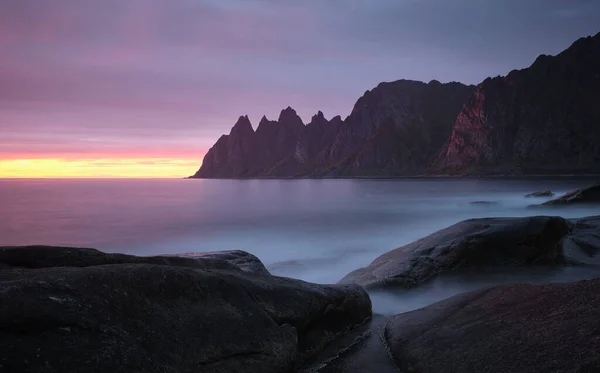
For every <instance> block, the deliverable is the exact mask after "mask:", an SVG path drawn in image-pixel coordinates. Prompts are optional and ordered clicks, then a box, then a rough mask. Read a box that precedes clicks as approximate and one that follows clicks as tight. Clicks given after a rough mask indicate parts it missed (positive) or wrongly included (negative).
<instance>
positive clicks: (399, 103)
mask: <svg viewBox="0 0 600 373" xmlns="http://www.w3.org/2000/svg"><path fill="white" fill-rule="evenodd" d="M473 90H474V87H472V86H465V85H463V84H460V83H454V82H453V83H447V84H441V83H440V82H437V81H431V82H430V83H428V84H426V83H423V82H416V81H409V80H399V81H396V82H391V83H381V84H379V85H378V86H377V87H376V88H374V89H373V90H370V91H367V92H365V94H364V95H363V96H362V97H361V98H360V99H359V100H358V101H357V102H356V104H355V105H354V108H353V110H352V113H351V114H350V115H349V116H348V117H347V118H346V119H345V120H342V119H341V117H339V116H336V117H333V118H332V119H331V120H327V119H326V118H325V116H324V115H323V113H322V112H318V113H317V114H316V115H314V116H313V117H312V119H311V121H310V122H309V123H308V124H307V125H304V124H303V123H302V120H301V119H300V117H299V116H298V115H297V113H296V112H295V111H294V110H293V109H292V108H290V107H288V108H286V109H284V110H283V111H282V112H281V114H280V116H279V119H278V120H277V121H271V120H268V119H267V118H266V117H263V118H262V119H261V121H260V123H259V125H258V127H257V128H256V131H254V130H253V129H252V125H251V124H250V121H249V119H248V117H247V116H242V117H240V118H239V119H238V121H237V123H236V124H235V125H234V127H233V128H232V130H231V132H230V133H229V135H224V136H221V138H219V140H218V141H217V142H216V143H215V145H213V147H212V148H211V149H210V150H209V151H208V152H207V154H206V156H205V157H204V161H203V163H202V166H201V167H200V169H199V170H198V172H197V173H196V174H195V175H194V176H193V177H196V178H251V177H332V176H399V175H405V174H412V175H416V174H419V173H422V172H423V171H424V170H425V169H426V167H427V165H429V164H430V163H431V161H432V160H433V159H434V158H435V156H436V155H437V154H438V152H439V151H440V149H441V148H442V146H443V145H444V143H445V142H446V140H447V139H448V137H449V135H450V132H451V130H452V124H453V123H454V120H455V118H456V116H457V115H458V113H459V112H460V110H461V108H462V106H463V104H464V103H465V102H466V101H467V99H468V97H469V96H470V95H471V94H472V92H473Z"/></svg>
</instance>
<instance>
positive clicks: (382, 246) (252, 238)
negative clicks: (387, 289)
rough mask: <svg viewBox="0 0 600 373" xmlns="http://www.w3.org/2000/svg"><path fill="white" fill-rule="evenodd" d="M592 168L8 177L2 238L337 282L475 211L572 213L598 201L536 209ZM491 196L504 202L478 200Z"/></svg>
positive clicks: (387, 302)
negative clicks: (224, 260)
mask: <svg viewBox="0 0 600 373" xmlns="http://www.w3.org/2000/svg"><path fill="white" fill-rule="evenodd" d="M593 183H594V180H590V179H587V180H586V179H574V178H560V179H544V178H536V179H508V180H507V179H428V180H423V179H411V180H162V179H155V180H149V179H145V180H139V179H86V180H83V179H68V180H66V179H63V180H52V179H12V180H11V179H4V180H0V212H1V214H0V245H30V244H44V245H66V246H77V247H93V248H97V249H99V250H102V251H107V252H123V253H129V254H135V255H155V254H173V253H187V252H200V251H217V250H230V249H241V250H246V251H249V252H251V253H253V254H255V255H257V256H258V257H259V258H260V259H261V260H262V261H263V262H264V263H265V265H266V266H267V267H268V268H269V270H270V271H271V272H272V273H273V274H277V275H283V276H289V277H295V278H299V279H303V280H307V281H312V282H317V283H335V282H337V281H338V280H340V279H341V278H342V277H343V276H344V275H345V274H346V273H348V272H350V271H352V270H354V269H357V268H359V267H364V266H366V265H368V264H369V263H370V262H371V261H372V260H373V259H375V258H376V257H377V256H378V255H380V254H382V253H384V252H386V251H389V250H391V249H394V248H397V247H399V246H402V245H405V244H408V243H410V242H412V241H414V240H416V239H418V238H420V237H423V236H425V235H428V234H430V233H433V232H434V231H436V230H439V229H441V228H444V227H446V226H448V225H451V224H454V223H456V222H458V221H460V220H464V219H468V218H475V217H503V216H529V215H533V214H537V213H540V214H541V213H543V214H546V215H559V216H563V217H567V218H575V217H583V216H590V215H598V214H600V211H599V209H598V208H597V207H568V208H562V209H552V210H543V211H539V210H532V209H528V208H527V206H528V205H530V204H534V203H541V202H543V201H544V200H545V199H543V198H542V199H540V198H536V199H529V198H524V197H523V196H524V195H525V194H527V193H530V192H534V191H538V190H545V189H551V190H553V191H554V192H555V193H557V194H561V193H564V192H567V191H570V190H572V189H576V188H580V187H585V186H588V185H590V184H593ZM473 201H487V202H493V204H471V203H470V202H473ZM595 276H600V273H598V272H597V271H596V270H595V269H590V268H587V269H583V268H565V269H561V270H556V271H545V270H533V269H527V270H523V271H521V272H519V273H516V272H511V273H489V272H486V273H474V274H472V275H468V276H461V277H445V278H442V279H440V280H437V281H434V282H432V283H430V284H428V285H425V286H423V287H421V288H418V289H416V290H413V291H409V292H399V293H397V294H390V293H373V294H371V296H372V299H373V302H374V308H375V311H376V312H381V313H397V312H402V311H408V310H411V309H415V308H418V307H421V306H424V305H427V304H430V303H433V302H435V301H437V300H441V299H444V298H446V297H448V296H451V295H454V294H457V293H459V292H462V291H465V290H471V289H476V288H480V287H483V286H489V285H493V284H497V283H503V282H550V281H571V280H576V279H583V278H591V277H595Z"/></svg>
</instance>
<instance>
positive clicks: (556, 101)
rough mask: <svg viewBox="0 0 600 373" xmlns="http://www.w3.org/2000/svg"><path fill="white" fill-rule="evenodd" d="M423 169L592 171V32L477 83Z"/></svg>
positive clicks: (598, 52) (598, 124) (595, 135)
mask: <svg viewBox="0 0 600 373" xmlns="http://www.w3.org/2000/svg"><path fill="white" fill-rule="evenodd" d="M431 173H434V174H551V173H556V174H559V173H600V34H597V35H596V36H594V37H587V38H582V39H579V40H578V41H576V42H575V43H574V44H573V45H572V46H571V47H570V48H568V49H567V50H565V51H564V52H562V53H560V54H559V55H557V56H554V57H552V56H545V55H542V56H540V57H538V58H537V60H536V61H535V62H534V63H533V64H532V65H531V66H530V67H529V68H527V69H524V70H518V71H512V72H511V73H510V74H508V76H506V77H497V78H488V79H486V80H485V81H484V82H483V83H481V84H480V85H479V86H478V87H477V90H476V91H475V93H474V94H473V96H471V98H470V99H469V100H468V102H467V104H466V105H465V107H464V108H463V110H462V111H461V112H460V114H459V115H458V117H457V119H456V123H455V125H454V128H453V130H452V134H451V136H450V138H449V140H448V142H447V143H446V145H445V146H444V149H443V150H442V151H441V152H440V154H439V156H438V159H437V161H436V162H435V164H434V166H433V167H432V169H431Z"/></svg>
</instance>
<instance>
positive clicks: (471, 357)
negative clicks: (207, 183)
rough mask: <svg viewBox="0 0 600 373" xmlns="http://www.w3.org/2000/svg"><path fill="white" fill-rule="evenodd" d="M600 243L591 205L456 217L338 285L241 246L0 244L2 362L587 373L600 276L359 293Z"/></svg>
mask: <svg viewBox="0 0 600 373" xmlns="http://www.w3.org/2000/svg"><path fill="white" fill-rule="evenodd" d="M593 188H595V187H593ZM570 195H572V194H570ZM575 195H579V196H582V195H583V196H590V195H591V194H590V193H589V192H584V193H579V194H577V193H576V194H575ZM560 198H563V197H559V199H560ZM563 199H564V198H563ZM546 207H548V205H546ZM550 207H551V206H550ZM544 211H551V210H544ZM599 253H600V216H591V217H587V218H580V219H564V218H562V217H558V216H532V217H527V218H484V219H470V220H466V221H462V222H459V223H457V224H455V225H453V226H450V227H448V228H445V229H443V230H441V231H438V232H435V233H433V234H431V235H429V236H427V237H424V238H422V239H420V240H417V241H415V242H413V243H410V244H408V245H406V246H403V247H400V248H398V249H395V250H392V251H390V252H388V253H386V254H383V255H382V256H380V257H379V258H377V259H375V260H374V261H373V262H372V263H371V264H369V265H367V266H366V267H364V268H361V269H357V270H355V271H353V272H351V273H349V274H348V275H347V276H345V277H344V278H343V279H342V280H341V281H340V283H339V284H335V285H317V284H311V283H307V282H304V281H300V280H295V279H290V278H284V277H278V276H274V275H271V274H270V273H269V271H268V270H267V269H266V268H265V266H264V265H263V263H262V262H261V261H260V260H259V259H258V258H257V257H255V256H254V255H252V254H249V253H247V252H244V251H239V250H237V251H225V252H214V253H192V254H181V255H169V256H152V257H139V256H132V255H125V254H108V253H103V252H100V251H98V250H94V249H88V248H69V247H49V246H24V247H0V351H1V352H0V372H111V373H114V372H157V373H158V372H160V373H165V372H224V373H225V372H227V373H229V372H266V373H269V372H273V373H276V372H277V373H279V372H282V373H287V372H303V373H309V372H312V373H317V372H319V373H333V372H350V373H359V372H380V373H386V372H390V373H391V372H396V373H397V372H419V373H429V372H431V373H439V372H465V373H466V372H490V373H492V372H493V373H504V372H573V373H575V372H577V373H584V372H597V371H600V292H598V288H599V287H600V278H597V279H591V280H584V281H577V282H570V283H560V284H558V283H556V284H549V283H546V284H537V285H533V284H504V285H497V286H493V287H486V288H482V289H480V290H475V291H471V292H467V293H462V294H459V295H456V296H454V297H451V298H448V299H446V300H444V301H442V302H439V303H435V304H432V305H429V306H427V307H425V308H421V309H417V310H414V311H411V312H406V313H401V314H398V315H393V316H385V315H379V314H373V311H372V303H371V299H370V297H369V294H368V293H369V292H371V291H377V292H382V291H383V292H386V291H396V292H397V291H409V290H410V289H414V288H419V287H421V286H424V285H425V284H427V283H428V282H431V281H433V280H435V279H436V278H440V277H443V276H445V275H448V274H452V275H457V276H460V275H462V274H466V273H473V272H477V273H480V274H482V275H485V274H486V273H491V271H493V270H497V269H501V270H503V271H511V270H519V271H529V270H531V271H534V270H535V269H536V268H565V267H585V268H596V267H598V268H600V257H599V255H598V254H599ZM599 273H600V272H599ZM599 277H600V276H599Z"/></svg>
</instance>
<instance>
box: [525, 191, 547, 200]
mask: <svg viewBox="0 0 600 373" xmlns="http://www.w3.org/2000/svg"><path fill="white" fill-rule="evenodd" d="M538 197H554V193H553V192H552V191H551V190H541V191H539V192H533V193H529V194H526V195H525V198H538Z"/></svg>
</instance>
